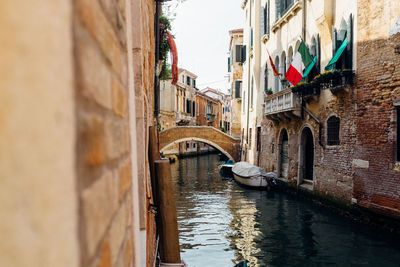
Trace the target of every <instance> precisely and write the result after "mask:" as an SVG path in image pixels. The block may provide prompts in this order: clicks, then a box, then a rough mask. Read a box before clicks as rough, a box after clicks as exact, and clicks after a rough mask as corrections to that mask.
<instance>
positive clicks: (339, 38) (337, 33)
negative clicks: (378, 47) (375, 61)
mask: <svg viewBox="0 0 400 267" xmlns="http://www.w3.org/2000/svg"><path fill="white" fill-rule="evenodd" d="M345 40H347V45H346V48H345V49H344V51H343V52H342V54H341V55H340V57H339V59H338V60H337V61H336V63H335V64H334V66H333V68H336V69H342V70H343V69H352V68H353V15H352V14H350V17H349V19H348V20H347V21H346V20H345V19H342V21H341V23H340V28H339V30H336V29H334V30H333V32H332V50H333V51H332V55H335V54H336V52H337V51H339V47H340V46H341V45H342V44H344V41H345Z"/></svg>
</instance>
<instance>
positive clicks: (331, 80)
mask: <svg viewBox="0 0 400 267" xmlns="http://www.w3.org/2000/svg"><path fill="white" fill-rule="evenodd" d="M353 79H354V71H353V70H332V71H330V72H324V73H322V74H320V75H317V76H316V77H315V78H314V79H313V80H312V81H311V82H309V83H307V82H303V83H299V84H298V85H296V86H295V87H292V88H291V89H292V92H293V93H295V94H296V95H298V96H299V97H302V98H303V99H305V100H309V99H314V100H317V99H318V96H319V94H320V92H321V90H327V89H328V90H330V91H331V92H332V94H334V95H337V94H338V93H341V92H347V93H348V92H349V90H350V87H351V86H352V85H353Z"/></svg>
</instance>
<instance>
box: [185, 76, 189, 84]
mask: <svg viewBox="0 0 400 267" xmlns="http://www.w3.org/2000/svg"><path fill="white" fill-rule="evenodd" d="M186 84H187V85H189V86H190V77H189V76H186Z"/></svg>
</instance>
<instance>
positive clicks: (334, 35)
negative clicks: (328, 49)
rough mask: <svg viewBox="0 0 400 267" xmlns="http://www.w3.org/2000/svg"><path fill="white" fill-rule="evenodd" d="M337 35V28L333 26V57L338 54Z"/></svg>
mask: <svg viewBox="0 0 400 267" xmlns="http://www.w3.org/2000/svg"><path fill="white" fill-rule="evenodd" d="M336 37H337V34H336V29H335V27H333V26H332V57H333V56H334V55H335V53H336V45H337V40H336ZM333 68H336V63H335V65H334V66H333Z"/></svg>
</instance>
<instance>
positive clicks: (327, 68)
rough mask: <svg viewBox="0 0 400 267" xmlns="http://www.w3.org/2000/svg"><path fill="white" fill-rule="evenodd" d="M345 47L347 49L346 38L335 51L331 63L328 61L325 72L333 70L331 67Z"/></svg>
mask: <svg viewBox="0 0 400 267" xmlns="http://www.w3.org/2000/svg"><path fill="white" fill-rule="evenodd" d="M346 47H347V37H346V38H344V40H343V43H342V44H341V45H340V47H339V49H338V50H336V53H335V55H334V56H333V58H332V59H331V61H329V63H328V65H326V67H325V70H327V71H330V70H332V69H333V66H334V65H335V63H336V62H337V61H338V59H339V58H340V56H341V55H342V53H343V51H344V50H345V49H346Z"/></svg>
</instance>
